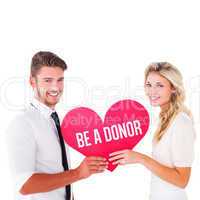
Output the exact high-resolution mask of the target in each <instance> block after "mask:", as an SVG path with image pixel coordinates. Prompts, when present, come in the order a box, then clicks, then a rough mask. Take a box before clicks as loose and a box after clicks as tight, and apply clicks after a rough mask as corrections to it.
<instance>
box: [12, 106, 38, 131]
mask: <svg viewBox="0 0 200 200" xmlns="http://www.w3.org/2000/svg"><path fill="white" fill-rule="evenodd" d="M38 117H39V114H38V112H36V111H35V110H34V109H32V108H31V107H30V106H29V107H26V108H24V109H22V110H20V111H18V112H17V113H16V114H15V116H13V118H12V119H11V120H10V123H9V127H13V126H14V127H18V126H20V127H24V126H26V127H27V126H30V125H31V124H32V123H34V121H35V119H38Z"/></svg>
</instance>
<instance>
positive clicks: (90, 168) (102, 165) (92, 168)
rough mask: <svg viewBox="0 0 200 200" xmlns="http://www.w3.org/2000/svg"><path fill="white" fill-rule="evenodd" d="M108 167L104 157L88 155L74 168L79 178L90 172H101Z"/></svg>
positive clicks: (87, 175)
mask: <svg viewBox="0 0 200 200" xmlns="http://www.w3.org/2000/svg"><path fill="white" fill-rule="evenodd" d="M107 167H108V162H107V161H106V159H105V158H102V157H95V156H90V157H86V158H85V159H84V160H83V161H82V162H81V164H80V165H79V167H77V168H76V170H77V172H78V174H79V176H80V179H83V178H87V177H89V176H90V175H92V174H95V173H101V172H103V171H104V170H105V169H106V168H107Z"/></svg>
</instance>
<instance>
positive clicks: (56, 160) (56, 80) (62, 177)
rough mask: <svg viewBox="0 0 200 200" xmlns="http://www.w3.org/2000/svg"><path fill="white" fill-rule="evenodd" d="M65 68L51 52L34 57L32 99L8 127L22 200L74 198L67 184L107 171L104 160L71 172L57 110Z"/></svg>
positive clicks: (85, 163)
mask: <svg viewBox="0 0 200 200" xmlns="http://www.w3.org/2000/svg"><path fill="white" fill-rule="evenodd" d="M66 68H67V65H66V64H65V62H64V61H63V60H62V59H61V58H59V57H58V56H57V55H55V54H53V53H51V52H38V53H36V54H35V55H34V56H33V58H32V63H31V75H30V84H31V86H32V88H33V90H34V99H33V100H32V102H31V104H30V106H29V107H28V108H27V109H26V110H25V111H24V112H23V113H22V114H21V115H19V116H17V117H16V118H15V119H14V120H13V121H12V122H11V124H10V126H9V128H8V131H7V143H8V153H9V158H10V162H11V167H12V174H13V176H14V180H15V188H16V192H17V197H16V198H15V199H17V200H18V199H20V200H22V199H23V200H25V199H31V200H36V199H37V200H47V199H48V200H70V199H73V194H72V193H71V184H72V183H74V182H76V181H78V180H81V179H84V178H87V177H89V176H90V175H92V174H93V173H100V172H103V171H104V170H105V168H106V167H107V164H108V163H107V161H106V160H105V159H104V158H102V157H95V156H91V157H86V158H85V159H84V160H83V161H82V162H81V164H80V165H79V166H78V167H77V168H75V169H69V168H68V161H67V159H68V158H67V155H66V150H65V145H64V141H63V138H62V135H61V130H60V123H59V118H58V115H57V113H56V112H55V106H56V104H57V103H58V102H59V99H60V97H61V95H62V93H63V88H64V71H65V70H66Z"/></svg>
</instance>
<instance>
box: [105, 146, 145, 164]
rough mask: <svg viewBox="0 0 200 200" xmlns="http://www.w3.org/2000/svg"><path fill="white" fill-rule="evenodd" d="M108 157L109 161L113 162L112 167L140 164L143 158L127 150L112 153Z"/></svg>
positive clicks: (141, 155)
mask: <svg viewBox="0 0 200 200" xmlns="http://www.w3.org/2000/svg"><path fill="white" fill-rule="evenodd" d="M109 156H110V158H109V161H113V163H112V164H114V165H118V164H119V165H126V164H133V163H140V162H141V161H142V159H143V157H144V155H143V154H141V153H138V152H136V151H132V150H128V149H126V150H122V151H116V152H113V153H111V154H110V155H109Z"/></svg>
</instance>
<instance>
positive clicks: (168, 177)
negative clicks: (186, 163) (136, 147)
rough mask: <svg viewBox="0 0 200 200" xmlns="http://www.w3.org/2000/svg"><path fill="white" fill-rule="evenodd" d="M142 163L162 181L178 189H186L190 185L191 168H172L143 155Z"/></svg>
mask: <svg viewBox="0 0 200 200" xmlns="http://www.w3.org/2000/svg"><path fill="white" fill-rule="evenodd" d="M140 163H141V164H143V165H144V166H145V167H146V168H147V169H149V170H150V171H151V172H152V173H154V174H155V175H157V176H159V177H160V178H161V179H163V180H165V181H167V182H169V183H172V184H174V185H176V186H178V187H181V188H185V186H186V185H187V183H188V180H189V177H190V172H191V168H190V167H185V168H170V167H167V166H165V165H162V164H160V163H159V162H157V161H156V160H154V159H152V158H150V157H149V156H146V155H143V154H142V156H141V159H140Z"/></svg>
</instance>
